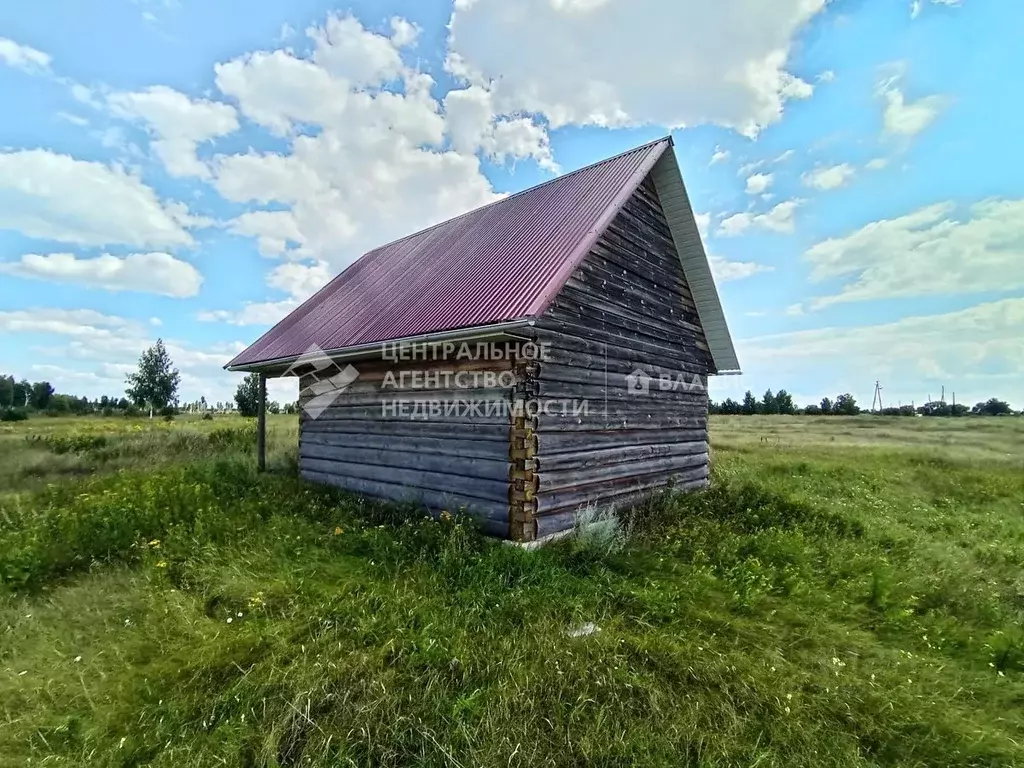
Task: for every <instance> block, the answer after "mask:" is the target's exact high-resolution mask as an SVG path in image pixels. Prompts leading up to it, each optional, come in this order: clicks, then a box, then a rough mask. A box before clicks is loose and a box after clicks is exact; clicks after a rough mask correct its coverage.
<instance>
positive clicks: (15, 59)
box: [0, 37, 51, 73]
mask: <svg viewBox="0 0 1024 768" xmlns="http://www.w3.org/2000/svg"><path fill="white" fill-rule="evenodd" d="M0 61H2V62H3V63H4V64H6V65H7V66H9V67H14V68H15V69H20V70H22V71H24V72H29V73H34V72H45V71H47V70H49V68H50V61H51V59H50V55H49V54H47V53H43V52H42V51H40V50H37V49H35V48H33V47H32V46H29V45H21V44H19V43H16V42H14V41H13V40H10V39H8V38H6V37H0Z"/></svg>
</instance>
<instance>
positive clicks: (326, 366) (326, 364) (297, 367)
mask: <svg viewBox="0 0 1024 768" xmlns="http://www.w3.org/2000/svg"><path fill="white" fill-rule="evenodd" d="M284 375H285V376H298V377H299V384H300V388H299V401H300V402H301V401H302V399H303V398H304V397H308V398H309V400H307V401H306V402H305V403H304V404H303V406H302V410H303V411H304V412H305V413H306V415H307V416H309V418H311V419H316V418H319V417H320V415H321V414H322V413H323V412H324V411H326V410H327V409H328V408H330V407H331V405H332V404H333V403H334V401H335V400H337V399H338V398H339V397H340V396H341V395H342V393H344V391H345V390H346V389H348V388H349V386H351V384H352V382H354V381H355V380H356V379H358V378H359V371H357V370H356V368H355V366H353V365H346V366H345V367H344V368H342V367H341V366H339V365H338V364H337V363H336V362H335V361H334V360H332V359H331V358H330V356H328V355H327V353H326V352H324V351H323V350H322V349H320V347H318V346H317V345H316V344H314V345H313V346H311V347H310V348H309V349H307V350H306V351H305V352H304V353H303V354H302V355H300V356H299V358H298V359H297V360H296V361H295V362H294V363H292V364H291V365H290V366H288V370H287V371H285V373H284ZM304 379H305V380H307V381H308V382H309V383H308V384H306V386H302V383H303V381H304Z"/></svg>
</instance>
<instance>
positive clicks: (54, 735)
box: [0, 417, 1024, 768]
mask: <svg viewBox="0 0 1024 768" xmlns="http://www.w3.org/2000/svg"><path fill="white" fill-rule="evenodd" d="M270 424H271V435H270V448H271V454H270V464H271V467H272V468H273V469H274V470H275V471H273V472H271V473H267V474H264V475H257V474H256V473H255V470H254V462H253V458H252V453H253V449H252V447H253V431H252V427H251V426H248V425H247V424H246V423H245V422H243V421H242V420H240V419H234V418H228V417H224V418H217V419H214V420H213V421H212V422H211V421H200V420H196V421H187V420H184V419H179V420H177V421H175V422H173V423H165V422H162V421H159V420H157V421H154V422H148V421H139V422H129V421H123V420H116V419H109V420H102V419H82V420H77V421H76V420H58V419H53V420H51V419H36V420H32V421H29V422H24V423H18V424H13V425H0V765H3V766H7V765H10V766H23V765H89V766H134V765H154V766H185V765H188V766H193V765H196V766H200V765H201V766H206V765H210V766H214V765H228V766H337V765H360V766H409V765H415V766H463V767H464V768H469V766H492V765H493V766H530V767H531V768H532V767H533V766H582V765H599V766H600V765H604V766H622V765H664V766H684V765H693V766H697V765H701V766H705V765H706V766H717V765H744V766H747V765H758V766H800V765H814V766H818V765H825V766H857V765H894V766H895V765H901V766H902V765H906V766H924V765H936V766H954V765H955V766H997V765H998V766H1006V765H1014V764H1024V632H1022V626H1024V471H1022V469H1024V420H1022V419H941V420H940V419H909V418H907V419H884V420H882V419H873V418H871V417H858V418H853V419H845V418H809V417H808V418H792V417H763V418H758V417H719V418H717V419H716V420H714V421H713V423H712V432H713V435H712V442H713V447H714V473H713V487H712V489H711V490H709V491H707V492H704V493H700V494H692V495H688V496H678V495H671V494H667V495H665V496H663V497H661V498H658V499H656V500H654V501H652V502H651V503H650V504H648V505H647V506H645V507H644V508H643V509H641V510H638V511H637V512H636V513H635V514H633V515H632V516H630V517H629V518H628V519H626V520H624V521H622V523H621V524H620V525H619V526H618V527H617V528H615V529H607V528H606V529H603V530H601V531H599V532H595V533H591V534H589V535H584V536H580V537H578V538H575V539H571V540H568V541H565V542H562V543H559V544H558V545H554V546H551V547H548V548H545V549H543V550H540V551H535V552H525V551H522V550H520V549H518V548H513V547H508V546H505V545H501V544H498V543H494V542H491V541H488V540H485V539H483V538H481V537H479V536H477V535H476V534H475V533H474V532H473V531H472V530H471V528H470V527H469V526H467V525H466V524H464V523H463V522H462V521H460V520H459V519H457V518H456V519H452V520H441V521H433V520H429V519H425V518H424V517H423V516H422V515H420V514H418V513H416V511H415V510H411V509H401V508H395V507H386V506H383V505H377V504H374V503H371V502H368V501H366V500H361V499H358V498H355V497H352V496H347V495H344V494H341V493H336V492H333V491H330V490H326V489H322V488H316V487H312V486H307V485H304V484H302V483H301V482H299V481H298V480H297V479H296V478H295V475H294V470H295V439H296V428H295V422H294V418H293V417H274V418H272V419H271V422H270Z"/></svg>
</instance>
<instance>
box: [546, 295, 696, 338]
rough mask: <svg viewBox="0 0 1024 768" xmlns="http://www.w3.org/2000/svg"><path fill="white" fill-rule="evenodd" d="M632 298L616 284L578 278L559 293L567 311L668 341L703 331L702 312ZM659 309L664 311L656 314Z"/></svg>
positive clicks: (680, 304) (640, 298) (674, 304)
mask: <svg viewBox="0 0 1024 768" xmlns="http://www.w3.org/2000/svg"><path fill="white" fill-rule="evenodd" d="M655 295H657V294H655ZM631 298H632V296H631V295H630V294H628V293H626V292H624V291H622V290H620V289H619V288H617V287H616V286H614V285H610V284H607V283H605V284H600V283H599V284H597V285H587V284H582V283H581V282H579V281H573V282H569V283H567V284H566V285H565V287H564V288H563V289H562V291H561V292H560V293H559V301H560V302H561V305H562V306H563V307H564V308H565V309H566V310H567V311H570V312H573V311H575V312H576V313H577V314H579V315H580V316H583V317H593V318H597V319H599V320H600V321H601V322H603V323H605V324H606V325H612V326H617V327H622V328H625V329H626V330H632V331H637V332H642V333H645V334H647V335H649V336H653V337H655V338H660V339H663V340H664V341H666V342H669V343H671V342H672V341H673V340H674V339H675V338H677V337H678V336H680V335H682V336H683V338H686V337H687V336H693V337H694V338H699V337H702V336H703V335H704V329H703V328H702V327H701V325H700V317H699V315H697V314H696V312H692V313H691V312H686V311H685V309H684V307H683V305H682V303H678V304H677V303H669V302H665V303H664V304H662V302H659V301H657V300H653V301H652V302H651V303H650V304H647V303H646V302H645V298H644V297H637V298H636V299H635V300H633V301H631ZM657 313H663V314H660V316H657Z"/></svg>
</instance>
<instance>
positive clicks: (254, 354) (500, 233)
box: [228, 138, 671, 367]
mask: <svg viewBox="0 0 1024 768" xmlns="http://www.w3.org/2000/svg"><path fill="white" fill-rule="evenodd" d="M670 146H671V140H670V139H667V138H666V139H662V140H660V141H656V142H654V143H652V144H648V145H646V146H643V147H639V148H637V149H634V150H631V151H629V152H626V153H625V154H622V155H618V156H617V157H613V158H611V159H609V160H605V161H603V162H600V163H597V164H595V165H591V166H588V167H586V168H582V169H580V170H578V171H574V172H573V173H568V174H565V175H564V176H560V177H558V178H556V179H553V180H551V181H548V182H546V183H544V184H541V185H539V186H536V187H533V188H531V189H528V190H526V191H524V192H520V193H518V194H515V195H512V196H510V197H507V198H505V199H503V200H499V201H497V202H495V203H491V204H490V205H487V206H484V207H483V208H478V209H477V210H474V211H470V212H469V213H466V214H464V215H462V216H459V217H457V218H455V219H452V220H450V221H447V222H444V223H443V224H438V225H436V226H434V227H431V228H430V229H426V230H423V231H422V232H418V233H416V234H414V235H410V236H408V237H405V238H403V239H401V240H397V241H395V242H393V243H390V244H388V245H384V246H382V247H380V248H377V249H375V250H372V251H370V252H369V253H367V254H366V255H365V256H363V257H362V258H361V259H359V260H358V261H357V262H355V263H354V264H353V265H352V266H350V267H349V268H348V269H346V270H345V271H344V272H342V273H341V274H340V275H338V276H337V277H336V278H334V280H332V281H331V282H330V283H328V284H327V285H326V286H325V287H324V288H322V289H321V290H320V291H318V292H317V293H316V294H314V295H313V296H312V297H310V298H309V299H307V300H306V301H305V303H303V304H302V305H301V306H299V307H298V308H296V309H295V310H294V311H293V312H292V313H291V314H289V315H288V316H287V317H286V318H284V319H283V320H281V322H279V323H278V324H277V325H275V326H274V327H273V328H271V329H270V330H269V331H267V333H265V334H264V335H263V336H262V337H260V338H259V339H258V340H257V341H256V342H255V343H254V344H252V346H250V347H249V348H248V349H246V350H245V351H244V352H242V353H241V354H239V355H238V356H237V357H236V358H235V359H234V360H232V361H231V362H230V363H228V367H235V366H252V365H256V364H258V363H264V362H269V361H277V360H285V359H288V358H293V357H296V356H298V355H302V354H303V353H305V352H306V351H307V350H308V349H309V348H310V347H312V346H313V345H314V344H315V345H317V346H318V347H320V348H321V349H323V350H325V351H330V352H334V351H338V350H342V349H345V348H347V347H354V346H357V345H361V344H369V343H373V342H384V341H390V340H394V339H405V338H409V337H413V336H421V335H424V334H429V333H435V332H441V331H449V330H454V329H458V328H475V327H478V326H483V325H491V324H494V323H501V322H505V321H509V320H516V319H519V318H523V317H531V316H535V315H538V314H540V313H541V312H542V311H543V310H544V308H545V307H546V306H547V304H548V303H549V302H550V300H551V299H552V298H553V297H554V294H555V293H557V291H558V290H559V288H560V287H561V286H562V284H563V283H564V282H565V279H566V278H568V276H569V275H570V274H571V273H572V271H573V269H575V268H576V266H577V265H578V263H579V262H580V261H581V260H582V258H583V257H584V256H585V255H586V253H587V252H588V251H589V250H590V247H591V246H592V245H593V243H594V241H595V240H596V239H597V237H598V236H599V235H600V234H601V232H602V231H603V229H604V228H605V226H607V224H608V223H609V222H610V221H611V219H612V217H613V216H614V215H615V214H616V213H617V212H618V210H619V208H620V207H621V206H622V204H623V203H624V202H625V200H626V199H627V198H628V197H629V196H630V195H631V194H632V193H633V192H634V191H635V190H636V187H637V186H638V185H639V184H640V182H641V181H643V179H644V177H645V176H646V175H647V173H648V172H649V171H650V170H651V168H652V167H653V166H654V164H655V162H657V160H658V159H659V158H660V157H661V155H662V154H663V153H664V152H665V150H666V149H668V148H669V147H670Z"/></svg>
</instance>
